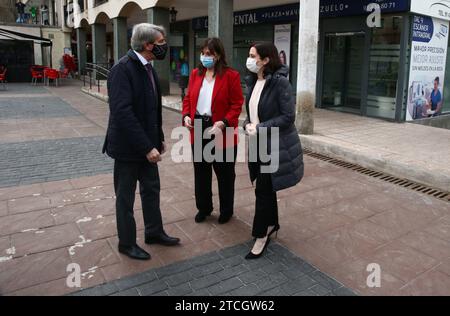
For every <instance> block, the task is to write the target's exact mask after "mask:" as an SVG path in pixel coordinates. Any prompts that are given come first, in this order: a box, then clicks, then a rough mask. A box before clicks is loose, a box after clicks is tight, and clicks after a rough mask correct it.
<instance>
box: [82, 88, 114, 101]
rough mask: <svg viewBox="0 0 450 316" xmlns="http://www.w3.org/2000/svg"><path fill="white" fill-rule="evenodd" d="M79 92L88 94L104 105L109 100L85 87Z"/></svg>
mask: <svg viewBox="0 0 450 316" xmlns="http://www.w3.org/2000/svg"><path fill="white" fill-rule="evenodd" d="M81 91H82V92H84V93H86V94H88V95H90V96H91V97H94V98H97V99H99V100H101V101H103V102H106V103H108V102H109V98H108V97H107V96H106V95H104V94H101V93H98V92H95V91H92V90H90V89H88V88H86V87H82V88H81Z"/></svg>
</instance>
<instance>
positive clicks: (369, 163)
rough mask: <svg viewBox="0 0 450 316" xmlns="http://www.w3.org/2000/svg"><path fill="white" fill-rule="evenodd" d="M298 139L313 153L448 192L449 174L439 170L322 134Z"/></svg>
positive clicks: (449, 186)
mask: <svg viewBox="0 0 450 316" xmlns="http://www.w3.org/2000/svg"><path fill="white" fill-rule="evenodd" d="M300 139H301V142H302V145H303V147H304V148H308V149H309V150H311V151H313V152H315V153H318V154H322V155H326V156H329V157H332V158H339V159H341V160H344V161H346V162H350V163H354V164H357V165H360V166H362V167H364V168H369V169H373V170H376V171H380V172H384V173H387V174H390V175H392V176H396V177H399V178H404V179H407V180H410V181H414V182H417V183H420V184H424V185H427V186H431V187H433V188H436V189H439V190H442V191H445V192H450V175H448V174H442V173H441V172H440V171H439V170H433V169H427V168H426V167H424V166H418V165H417V164H414V163H411V162H409V163H408V162H400V161H398V160H396V157H395V156H392V157H383V156H382V155H381V154H377V153H368V152H366V151H365V150H364V149H363V148H361V149H355V148H346V147H344V146H341V145H338V144H336V141H335V140H326V139H324V137H323V136H318V135H314V136H310V135H300Z"/></svg>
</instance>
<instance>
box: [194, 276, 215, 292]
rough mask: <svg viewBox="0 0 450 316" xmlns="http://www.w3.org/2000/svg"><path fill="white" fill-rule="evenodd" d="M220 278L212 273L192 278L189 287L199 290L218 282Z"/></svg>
mask: <svg viewBox="0 0 450 316" xmlns="http://www.w3.org/2000/svg"><path fill="white" fill-rule="evenodd" d="M219 282H220V280H219V278H218V277H216V276H215V275H214V274H211V275H208V276H205V277H203V278H201V279H198V280H194V281H192V282H191V287H192V288H193V289H194V290H201V289H204V288H207V287H210V286H211V285H214V284H217V283H219Z"/></svg>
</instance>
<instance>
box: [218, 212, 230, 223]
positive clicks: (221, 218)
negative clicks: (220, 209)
mask: <svg viewBox="0 0 450 316" xmlns="http://www.w3.org/2000/svg"><path fill="white" fill-rule="evenodd" d="M232 217H233V214H220V216H219V224H221V225H223V224H226V223H228V222H229V221H230V220H231V218H232Z"/></svg>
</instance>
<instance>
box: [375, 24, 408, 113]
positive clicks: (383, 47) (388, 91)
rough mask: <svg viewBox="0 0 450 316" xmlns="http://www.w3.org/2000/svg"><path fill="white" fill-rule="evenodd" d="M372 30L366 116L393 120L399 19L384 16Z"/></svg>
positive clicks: (397, 71) (396, 80)
mask: <svg viewBox="0 0 450 316" xmlns="http://www.w3.org/2000/svg"><path fill="white" fill-rule="evenodd" d="M382 22H383V23H382V27H381V28H375V29H373V31H372V43H371V46H370V63H369V86H368V96H367V115H368V116H375V117H382V118H388V119H395V107H396V100H397V83H398V73H399V68H400V39H401V33H402V17H401V16H384V17H383V21H382Z"/></svg>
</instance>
